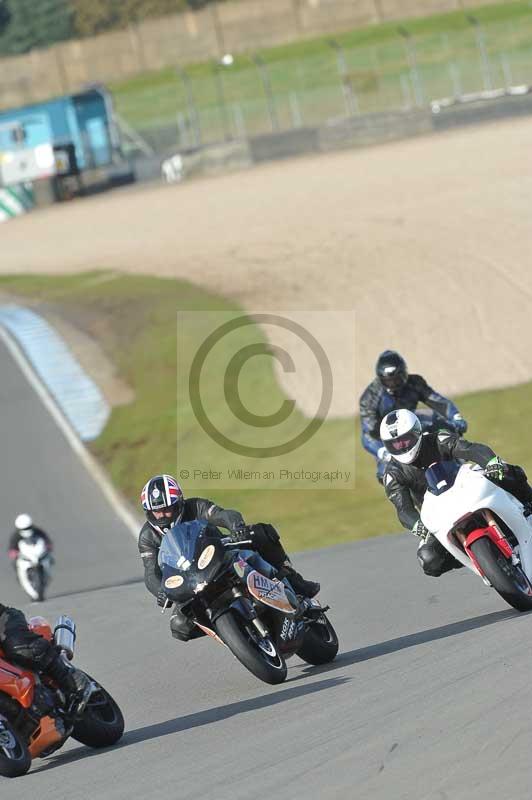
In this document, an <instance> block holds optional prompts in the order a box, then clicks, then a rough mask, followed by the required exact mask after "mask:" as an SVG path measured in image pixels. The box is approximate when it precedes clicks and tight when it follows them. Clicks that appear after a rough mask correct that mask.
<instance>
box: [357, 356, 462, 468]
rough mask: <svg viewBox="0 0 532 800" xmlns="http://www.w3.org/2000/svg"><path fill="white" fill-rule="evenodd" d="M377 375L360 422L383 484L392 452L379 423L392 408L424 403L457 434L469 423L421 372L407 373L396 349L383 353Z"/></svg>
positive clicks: (412, 407)
mask: <svg viewBox="0 0 532 800" xmlns="http://www.w3.org/2000/svg"><path fill="white" fill-rule="evenodd" d="M375 374H376V377H375V379H374V380H373V381H372V382H371V383H370V384H369V386H368V387H367V388H366V389H365V391H364V393H363V394H362V396H361V398H360V425H361V434H362V444H363V446H364V448H365V449H366V450H367V451H368V453H371V455H372V456H375V458H376V459H377V480H378V481H379V482H381V483H382V477H383V475H384V470H385V469H386V463H387V462H388V461H389V460H390V454H389V453H388V451H387V450H386V448H385V447H384V445H383V442H382V441H381V438H380V435H379V426H380V424H381V421H382V420H383V419H384V417H385V416H386V414H388V413H389V412H390V411H395V410H397V409H398V408H408V409H409V410H410V411H415V410H416V408H417V406H418V405H419V403H424V404H425V405H426V406H428V407H429V408H431V409H432V410H433V411H435V412H436V414H438V415H439V417H440V418H441V421H442V423H443V422H444V421H447V422H448V423H449V425H450V426H451V429H452V430H453V431H455V432H456V433H459V434H462V433H465V432H466V430H467V423H466V421H465V419H463V417H462V415H461V414H460V412H459V411H458V409H457V407H456V406H455V405H454V403H452V402H451V400H448V399H447V398H446V397H444V396H443V395H441V394H438V392H435V391H434V389H432V387H430V386H429V385H428V383H427V382H426V380H425V379H424V378H422V377H421V375H409V374H408V370H407V366H406V362H405V360H404V358H403V357H402V356H400V355H399V353H396V352H395V350H385V351H384V353H381V354H380V356H379V358H378V359H377V364H376V366H375ZM437 427H439V426H437Z"/></svg>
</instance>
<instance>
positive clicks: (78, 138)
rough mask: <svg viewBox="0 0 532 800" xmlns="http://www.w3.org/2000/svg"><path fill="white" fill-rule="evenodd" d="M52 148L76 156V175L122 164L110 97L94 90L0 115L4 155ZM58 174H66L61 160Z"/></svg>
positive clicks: (0, 145)
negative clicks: (23, 150) (117, 163)
mask: <svg viewBox="0 0 532 800" xmlns="http://www.w3.org/2000/svg"><path fill="white" fill-rule="evenodd" d="M50 143H51V144H52V145H53V148H54V150H55V151H56V153H59V154H60V153H61V152H63V151H62V148H64V149H65V150H64V152H65V153H70V155H72V153H73V154H74V155H75V159H74V161H75V167H76V169H75V170H74V171H80V172H83V171H85V170H90V169H94V168H98V167H105V166H108V165H110V164H113V163H114V162H116V161H117V160H120V156H121V153H120V138H119V135H118V131H117V128H116V124H115V121H114V115H113V108H112V103H111V98H110V95H109V93H108V92H107V91H106V90H105V89H104V88H103V87H94V88H91V89H88V90H87V91H84V92H80V93H79V94H74V95H68V96H66V97H57V98H54V99H53V100H47V101H46V102H42V103H34V104H32V105H28V106H23V107H20V108H14V109H9V110H6V111H0V153H1V152H4V153H5V152H10V151H11V152H16V151H17V149H20V148H21V147H23V148H24V149H31V148H37V147H39V146H40V145H44V144H50ZM58 173H59V174H66V173H68V169H66V166H64V162H63V168H62V167H61V161H60V160H58Z"/></svg>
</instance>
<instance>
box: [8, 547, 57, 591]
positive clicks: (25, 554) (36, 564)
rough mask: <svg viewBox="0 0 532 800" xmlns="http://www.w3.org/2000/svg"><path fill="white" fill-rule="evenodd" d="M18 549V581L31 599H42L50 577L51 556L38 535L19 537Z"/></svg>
mask: <svg viewBox="0 0 532 800" xmlns="http://www.w3.org/2000/svg"><path fill="white" fill-rule="evenodd" d="M18 550H19V552H18V555H17V558H16V561H15V571H16V573H17V578H18V582H19V583H20V586H21V587H22V589H23V590H24V591H25V592H26V594H27V595H28V596H29V597H30V598H31V599H32V600H36V601H42V600H44V596H45V592H46V589H47V587H48V584H49V583H50V580H51V577H52V574H51V573H52V565H53V563H54V559H53V556H52V554H51V553H50V551H49V550H48V547H47V545H46V542H45V540H44V539H43V538H42V537H40V536H31V537H29V538H28V539H21V540H20V542H19V544H18Z"/></svg>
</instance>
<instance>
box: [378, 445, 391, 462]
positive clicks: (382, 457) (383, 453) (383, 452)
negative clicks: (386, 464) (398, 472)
mask: <svg viewBox="0 0 532 800" xmlns="http://www.w3.org/2000/svg"><path fill="white" fill-rule="evenodd" d="M377 458H378V459H379V461H390V460H391V458H392V456H391V453H389V452H388V451H387V449H386V448H385V447H379V449H378V450H377Z"/></svg>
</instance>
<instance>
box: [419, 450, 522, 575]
mask: <svg viewBox="0 0 532 800" xmlns="http://www.w3.org/2000/svg"><path fill="white" fill-rule="evenodd" d="M482 509H490V510H491V511H493V512H494V513H495V514H496V515H497V516H498V517H499V518H500V519H502V520H503V521H504V522H505V523H506V524H507V525H508V527H509V528H510V530H511V531H512V532H513V533H514V535H515V537H516V538H517V540H518V542H519V549H520V558H521V565H522V568H523V570H524V572H525V574H526V575H527V576H532V524H531V523H530V522H527V521H526V520H525V518H524V516H523V506H522V504H521V503H520V502H519V501H518V500H517V499H516V498H515V497H513V495H511V494H509V493H508V492H506V491H505V490H504V489H502V488H501V487H500V486H497V485H496V484H495V483H493V481H490V480H488V479H487V478H486V477H484V473H483V470H482V469H481V468H480V467H478V466H477V465H471V464H463V465H462V466H461V467H460V469H459V471H458V474H457V476H456V479H455V481H454V484H453V485H452V486H451V487H450V488H449V489H447V490H446V491H445V492H444V493H443V494H440V495H434V494H431V493H430V492H428V491H427V492H425V496H424V498H423V505H422V508H421V521H422V522H423V524H424V525H426V527H427V528H428V529H429V531H431V532H432V533H433V534H434V535H435V536H436V538H437V539H438V540H439V541H440V542H441V544H442V545H443V546H444V547H445V549H446V550H448V551H449V552H450V553H451V554H452V555H453V556H454V557H455V558H456V559H457V561H459V562H460V563H461V564H464V566H466V567H468V568H469V569H470V570H472V571H473V572H475V573H476V574H478V575H480V572H479V570H478V568H477V566H476V564H475V562H474V561H472V560H471V559H470V558H469V557H468V555H467V554H466V553H465V552H464V551H463V550H462V548H460V547H457V545H456V544H455V542H454V537H453V536H452V535H449V534H450V532H451V530H452V529H453V528H454V527H455V526H456V525H457V524H458V523H459V522H460V520H462V519H465V518H466V517H468V516H470V515H471V514H474V513H475V512H477V511H480V510H482ZM479 530H480V529H479ZM483 530H486V526H484V527H483ZM486 535H488V534H486ZM490 538H491V537H490ZM495 544H497V542H495ZM497 546H498V545H497Z"/></svg>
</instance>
